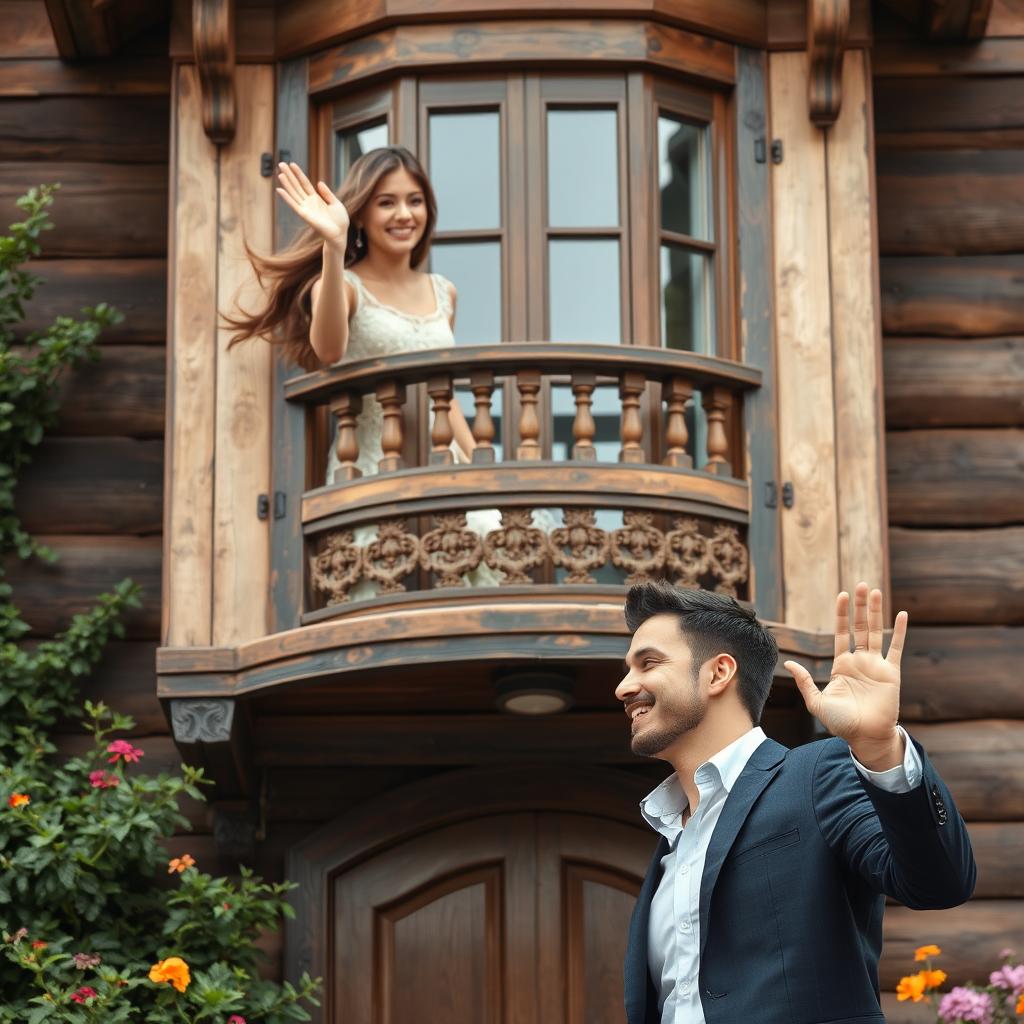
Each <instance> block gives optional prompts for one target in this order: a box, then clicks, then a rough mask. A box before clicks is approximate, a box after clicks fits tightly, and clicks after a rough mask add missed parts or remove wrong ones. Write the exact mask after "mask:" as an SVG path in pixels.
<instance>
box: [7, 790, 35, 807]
mask: <svg viewBox="0 0 1024 1024" xmlns="http://www.w3.org/2000/svg"><path fill="white" fill-rule="evenodd" d="M31 802H32V798H31V797H30V796H29V795H28V793H12V794H11V795H10V797H9V798H8V800H7V803H8V804H9V805H10V806H11V807H24V806H25V804H30V803H31Z"/></svg>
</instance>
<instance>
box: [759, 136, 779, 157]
mask: <svg viewBox="0 0 1024 1024" xmlns="http://www.w3.org/2000/svg"><path fill="white" fill-rule="evenodd" d="M771 154H772V163H773V164H781V163H782V139H772V148H771ZM767 160H768V142H767V140H766V139H765V137H764V136H763V135H758V137H757V138H756V139H754V161H755V163H759V164H763V163H765V162H766V161H767Z"/></svg>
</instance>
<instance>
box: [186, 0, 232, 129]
mask: <svg viewBox="0 0 1024 1024" xmlns="http://www.w3.org/2000/svg"><path fill="white" fill-rule="evenodd" d="M192 50H193V53H194V55H195V59H196V68H197V70H198V71H199V84H200V88H201V89H202V93H203V130H204V131H205V132H206V134H207V136H208V137H209V138H210V140H211V141H212V142H215V143H216V144H217V145H218V146H220V145H223V144H224V143H225V142H230V141H231V140H232V139H233V138H234V137H235V122H236V104H235V0H192Z"/></svg>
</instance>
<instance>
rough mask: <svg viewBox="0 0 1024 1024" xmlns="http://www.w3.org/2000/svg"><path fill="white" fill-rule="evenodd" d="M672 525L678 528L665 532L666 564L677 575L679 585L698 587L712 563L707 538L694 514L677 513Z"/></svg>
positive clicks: (677, 584)
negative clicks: (678, 514)
mask: <svg viewBox="0 0 1024 1024" xmlns="http://www.w3.org/2000/svg"><path fill="white" fill-rule="evenodd" d="M672 525H673V526H674V527H675V529H673V530H670V531H669V532H668V533H667V534H665V564H666V565H667V566H668V568H669V570H670V571H671V572H672V574H673V575H674V576H675V579H674V581H673V582H674V583H675V584H676V586H677V587H688V588H689V589H690V590H696V589H698V588H699V587H700V578H701V576H703V575H704V574H705V573H707V571H708V568H709V565H710V555H709V553H708V539H707V537H705V536H704V534H702V533H701V532H700V523H699V522H698V521H697V520H696V519H694V518H693V517H692V516H678V517H677V518H676V519H674V520H673V521H672Z"/></svg>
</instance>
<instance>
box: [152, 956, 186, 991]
mask: <svg viewBox="0 0 1024 1024" xmlns="http://www.w3.org/2000/svg"><path fill="white" fill-rule="evenodd" d="M149 980H150V981H154V982H157V983H161V982H165V981H169V982H170V983H171V984H172V985H173V986H174V987H175V988H176V989H177V990H178V991H179V992H184V991H185V989H187V988H188V986H189V983H190V982H191V981H192V978H191V976H190V975H189V973H188V964H187V963H185V961H184V960H182V959H181V957H180V956H169V957H168V958H167V959H166V960H161V961H160V962H159V963H157V964H153V966H152V967H150V969H149Z"/></svg>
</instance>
